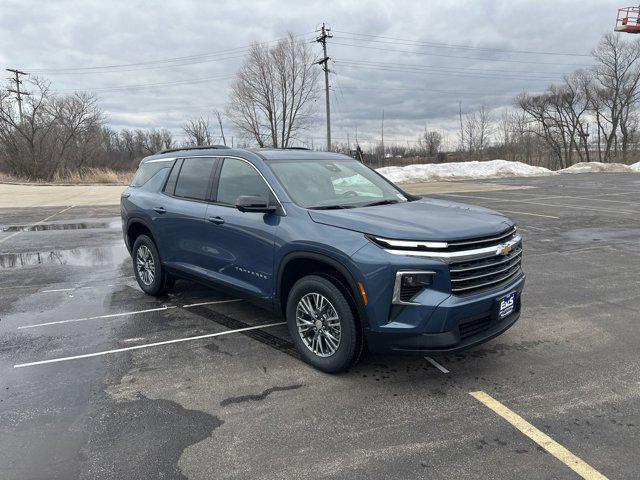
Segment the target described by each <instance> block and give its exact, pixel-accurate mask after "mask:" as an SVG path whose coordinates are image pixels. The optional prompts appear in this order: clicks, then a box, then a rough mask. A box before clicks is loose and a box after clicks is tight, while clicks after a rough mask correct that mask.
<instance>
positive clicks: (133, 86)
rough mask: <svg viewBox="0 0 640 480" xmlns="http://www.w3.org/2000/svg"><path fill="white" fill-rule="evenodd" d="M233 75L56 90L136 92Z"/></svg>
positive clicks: (227, 77)
mask: <svg viewBox="0 0 640 480" xmlns="http://www.w3.org/2000/svg"><path fill="white" fill-rule="evenodd" d="M234 76H235V75H234V74H223V75H213V76H210V77H202V78H196V79H191V80H177V81H173V82H160V83H139V84H129V85H114V86H112V87H96V88H68V89H63V90H58V93H73V92H95V93H103V92H120V91H126V90H137V89H143V88H155V87H168V86H175V85H191V84H196V83H203V82H210V81H214V80H228V79H230V78H233V77H234Z"/></svg>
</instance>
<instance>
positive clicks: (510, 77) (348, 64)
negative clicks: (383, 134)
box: [335, 60, 558, 82]
mask: <svg viewBox="0 0 640 480" xmlns="http://www.w3.org/2000/svg"><path fill="white" fill-rule="evenodd" d="M335 62H336V63H337V64H340V65H343V66H344V67H345V68H355V69H365V70H366V69H370V70H382V71H387V72H401V73H417V74H421V75H444V76H446V77H452V76H456V77H472V78H489V79H498V80H526V81H544V82H551V81H554V80H557V79H558V77H556V76H546V77H542V76H535V77H534V76H517V75H506V74H504V75H492V74H481V73H473V72H471V73H463V72H461V71H456V70H453V71H447V70H438V71H430V70H427V69H420V68H401V67H395V66H386V65H385V64H383V63H379V64H370V63H366V64H365V63H360V62H343V61H341V60H336V61H335ZM443 68H446V67H443Z"/></svg>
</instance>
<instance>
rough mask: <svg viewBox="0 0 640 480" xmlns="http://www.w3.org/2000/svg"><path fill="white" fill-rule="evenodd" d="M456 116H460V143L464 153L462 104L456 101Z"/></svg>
mask: <svg viewBox="0 0 640 480" xmlns="http://www.w3.org/2000/svg"><path fill="white" fill-rule="evenodd" d="M458 115H459V116H460V143H461V144H462V151H463V152H464V127H463V126H462V102H461V101H460V100H458Z"/></svg>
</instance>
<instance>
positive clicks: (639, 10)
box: [615, 7, 640, 33]
mask: <svg viewBox="0 0 640 480" xmlns="http://www.w3.org/2000/svg"><path fill="white" fill-rule="evenodd" d="M615 31H616V32H623V33H640V7H625V8H621V9H619V10H618V20H617V21H616V28H615Z"/></svg>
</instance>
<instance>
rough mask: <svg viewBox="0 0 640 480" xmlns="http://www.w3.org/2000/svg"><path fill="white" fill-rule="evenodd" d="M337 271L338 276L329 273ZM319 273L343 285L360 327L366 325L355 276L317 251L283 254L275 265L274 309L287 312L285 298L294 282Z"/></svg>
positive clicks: (363, 307) (334, 260)
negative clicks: (276, 268) (276, 270)
mask: <svg viewBox="0 0 640 480" xmlns="http://www.w3.org/2000/svg"><path fill="white" fill-rule="evenodd" d="M332 272H337V273H338V274H339V276H337V278H336V275H332V274H331V273H332ZM312 274H320V275H324V276H331V277H332V278H333V279H334V280H337V281H338V282H339V283H340V285H339V286H342V287H343V290H345V291H346V293H347V294H348V295H349V297H350V298H351V300H352V301H353V302H354V304H355V307H356V313H357V314H358V317H359V319H360V322H361V324H362V327H363V328H366V326H367V325H368V321H367V313H366V310H365V304H364V302H363V299H362V295H361V294H360V292H359V291H358V285H357V281H356V278H355V277H354V275H353V274H352V273H351V271H350V270H349V268H348V267H347V266H346V265H344V264H343V263H342V262H340V261H339V260H336V259H335V258H332V257H330V256H328V255H325V254H322V253H317V252H304V251H298V252H291V253H288V254H287V255H285V256H284V257H283V259H282V261H281V262H280V265H279V267H278V276H277V284H276V301H275V304H276V308H278V309H279V310H280V311H281V312H285V311H286V300H287V297H288V294H289V291H290V290H291V287H292V286H293V284H294V283H295V282H296V281H297V280H298V279H300V278H302V277H303V276H307V275H312Z"/></svg>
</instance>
